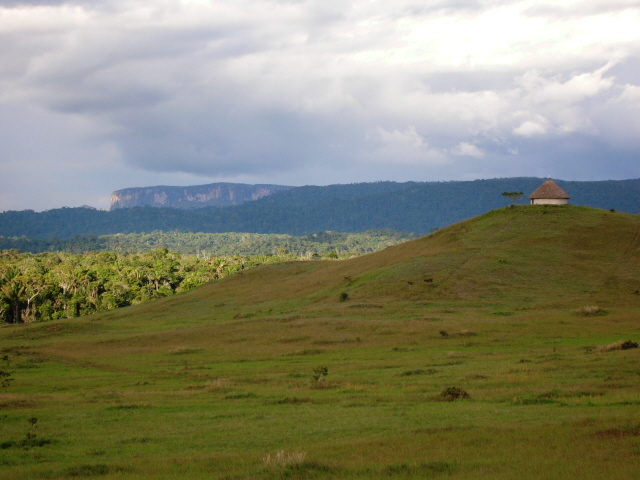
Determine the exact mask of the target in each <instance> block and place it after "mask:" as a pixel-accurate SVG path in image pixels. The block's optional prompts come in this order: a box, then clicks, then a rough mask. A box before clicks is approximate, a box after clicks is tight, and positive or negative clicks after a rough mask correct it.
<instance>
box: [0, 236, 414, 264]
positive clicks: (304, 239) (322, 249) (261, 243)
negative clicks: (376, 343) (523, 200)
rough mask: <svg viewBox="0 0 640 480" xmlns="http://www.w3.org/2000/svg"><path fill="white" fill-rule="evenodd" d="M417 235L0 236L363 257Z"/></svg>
mask: <svg viewBox="0 0 640 480" xmlns="http://www.w3.org/2000/svg"><path fill="white" fill-rule="evenodd" d="M413 238H416V235H412V234H405V233H399V232H395V231H393V230H370V231H367V232H364V233H339V232H318V233H314V234H312V235H305V236H301V237H295V236H292V235H281V234H259V233H201V232H199V233H193V232H175V231H173V232H162V231H155V232H150V233H130V234H121V233H116V234H111V235H102V236H91V235H90V236H79V235H77V236H74V237H71V238H65V239H56V238H52V239H47V240H40V239H30V238H27V237H11V238H7V237H0V250H10V249H16V250H20V251H22V252H31V253H41V252H69V253H85V252H92V251H112V252H117V253H120V254H134V253H146V252H150V251H152V250H154V249H157V248H168V249H169V250H171V251H172V252H177V253H180V254H183V255H197V256H199V257H201V258H207V257H212V256H217V255H233V256H252V255H281V254H283V253H288V254H293V255H296V256H298V257H304V258H309V259H311V258H315V257H318V256H320V257H321V256H325V255H328V254H331V253H333V254H335V256H337V257H344V256H353V255H361V254H364V253H370V252H375V251H377V250H381V249H383V248H386V247H389V246H391V245H396V244H398V243H401V242H405V241H407V240H411V239H413Z"/></svg>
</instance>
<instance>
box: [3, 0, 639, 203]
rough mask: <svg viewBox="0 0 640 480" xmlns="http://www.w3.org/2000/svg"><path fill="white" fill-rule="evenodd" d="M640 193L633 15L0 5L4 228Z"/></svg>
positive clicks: (324, 5)
mask: <svg viewBox="0 0 640 480" xmlns="http://www.w3.org/2000/svg"><path fill="white" fill-rule="evenodd" d="M510 176H545V177H546V176H552V177H554V178H560V179H566V180H601V179H602V180H603V179H624V178H638V177H640V1H634V0H585V1H578V0H553V1H551V0H549V1H548V3H545V2H544V1H510V0H394V1H389V0H211V1H207V0H92V1H81V0H69V1H63V0H0V179H1V182H0V211H2V210H23V209H34V210H45V209H49V208H57V207H61V206H80V205H82V204H89V205H93V206H96V207H99V208H108V206H109V197H110V194H111V192H112V191H113V190H117V189H121V188H127V187H135V186H149V185H195V184H203V183H211V182H242V183H277V184H283V185H306V184H312V185H326V184H332V183H352V182H364V181H376V180H396V181H407V180H419V181H432V180H471V179H477V178H494V177H510Z"/></svg>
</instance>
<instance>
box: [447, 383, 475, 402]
mask: <svg viewBox="0 0 640 480" xmlns="http://www.w3.org/2000/svg"><path fill="white" fill-rule="evenodd" d="M440 397H441V398H442V399H444V400H447V401H449V402H453V401H454V400H462V399H465V398H470V396H469V394H468V393H467V392H465V391H464V390H463V389H461V388H458V387H447V388H445V389H444V390H443V391H442V392H440Z"/></svg>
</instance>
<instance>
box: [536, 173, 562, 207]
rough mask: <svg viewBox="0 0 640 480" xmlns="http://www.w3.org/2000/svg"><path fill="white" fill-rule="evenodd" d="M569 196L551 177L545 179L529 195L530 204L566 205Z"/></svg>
mask: <svg viewBox="0 0 640 480" xmlns="http://www.w3.org/2000/svg"><path fill="white" fill-rule="evenodd" d="M569 198H571V197H569V194H568V193H567V192H565V191H564V190H563V189H561V188H560V187H559V186H558V184H557V183H556V182H554V181H553V180H551V179H548V180H546V181H545V182H544V183H543V184H542V185H540V186H539V187H538V188H537V189H536V190H535V191H534V192H533V193H532V194H531V195H529V199H530V200H531V205H566V204H567V203H569Z"/></svg>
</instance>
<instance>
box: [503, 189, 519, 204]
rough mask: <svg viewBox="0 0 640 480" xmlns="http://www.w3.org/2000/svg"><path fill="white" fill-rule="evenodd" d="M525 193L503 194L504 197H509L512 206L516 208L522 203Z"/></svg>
mask: <svg viewBox="0 0 640 480" xmlns="http://www.w3.org/2000/svg"><path fill="white" fill-rule="evenodd" d="M523 195H524V193H522V192H502V196H503V197H507V198H508V199H509V201H510V202H511V206H514V205H515V204H516V203H518V202H519V201H520V199H521V198H522V196H523Z"/></svg>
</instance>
